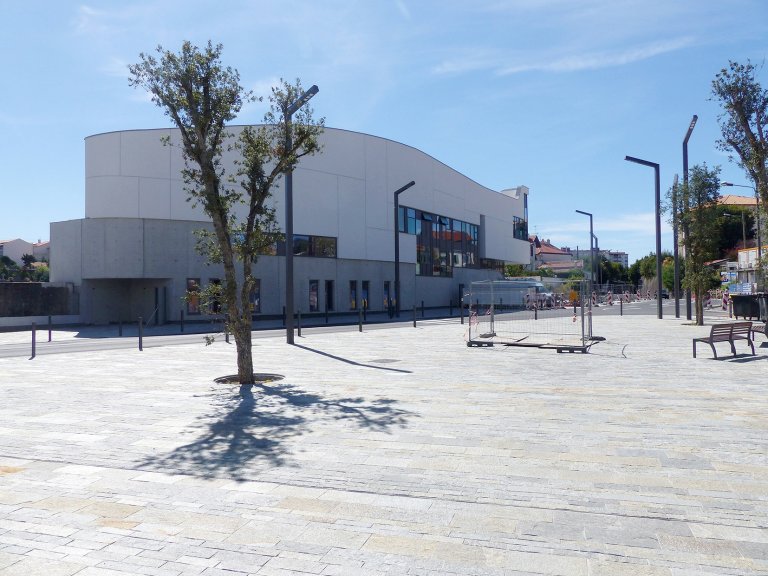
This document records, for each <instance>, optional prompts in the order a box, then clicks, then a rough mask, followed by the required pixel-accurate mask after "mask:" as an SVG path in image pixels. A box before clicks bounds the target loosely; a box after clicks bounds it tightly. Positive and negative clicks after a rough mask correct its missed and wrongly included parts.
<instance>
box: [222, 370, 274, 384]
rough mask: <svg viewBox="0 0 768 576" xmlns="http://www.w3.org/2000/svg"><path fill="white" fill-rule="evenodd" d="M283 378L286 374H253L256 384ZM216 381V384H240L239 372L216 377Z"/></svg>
mask: <svg viewBox="0 0 768 576" xmlns="http://www.w3.org/2000/svg"><path fill="white" fill-rule="evenodd" d="M283 378H285V376H283V375H282V374H266V373H256V374H254V375H253V382H254V384H267V383H268V382H277V381H278V380H282V379H283ZM214 382H216V384H240V379H239V378H238V377H237V374H230V375H229V376H220V377H219V378H215V379H214Z"/></svg>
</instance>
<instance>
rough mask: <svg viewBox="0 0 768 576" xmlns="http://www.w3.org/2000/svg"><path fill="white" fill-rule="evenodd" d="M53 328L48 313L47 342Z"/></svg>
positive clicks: (49, 339)
mask: <svg viewBox="0 0 768 576" xmlns="http://www.w3.org/2000/svg"><path fill="white" fill-rule="evenodd" d="M52 330H53V326H52V325H51V315H50V314H48V342H50V341H51V331H52Z"/></svg>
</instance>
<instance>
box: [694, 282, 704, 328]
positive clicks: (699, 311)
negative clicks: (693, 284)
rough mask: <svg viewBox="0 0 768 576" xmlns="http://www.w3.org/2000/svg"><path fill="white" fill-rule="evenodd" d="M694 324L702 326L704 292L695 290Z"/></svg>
mask: <svg viewBox="0 0 768 576" xmlns="http://www.w3.org/2000/svg"><path fill="white" fill-rule="evenodd" d="M696 326H704V292H703V291H701V290H696Z"/></svg>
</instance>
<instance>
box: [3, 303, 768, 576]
mask: <svg viewBox="0 0 768 576" xmlns="http://www.w3.org/2000/svg"><path fill="white" fill-rule="evenodd" d="M595 326H596V330H597V331H598V333H599V334H600V335H604V336H605V337H606V341H605V342H601V343H600V344H598V345H596V346H594V347H593V349H592V353H591V354H588V355H570V354H565V355H563V354H555V353H554V352H553V351H546V350H535V349H524V348H498V347H497V348H490V349H470V348H467V347H466V346H465V344H464V342H463V339H462V336H463V332H464V330H465V327H462V326H461V325H460V324H458V322H457V321H454V322H452V323H451V322H443V323H432V324H429V323H420V324H419V327H418V328H417V329H415V330H414V329H413V328H411V327H409V328H387V329H382V330H366V331H365V332H363V333H362V334H359V333H358V332H357V331H356V330H355V331H350V332H342V333H334V334H323V333H313V332H312V331H307V332H306V333H305V335H304V337H303V338H302V339H301V340H300V344H301V345H300V346H294V347H291V346H287V345H286V344H285V343H284V339H283V338H282V337H280V336H278V335H275V336H274V337H269V338H260V339H258V340H256V341H254V343H255V347H254V351H255V353H256V354H255V358H256V363H257V365H258V367H259V371H264V372H278V373H282V374H284V375H285V376H286V378H285V379H284V380H283V381H281V382H275V383H272V384H270V385H268V386H254V387H245V388H241V387H239V386H236V385H235V386H231V385H228V386H224V385H218V384H214V383H213V378H214V377H216V376H220V375H223V374H229V373H232V371H233V365H234V353H233V347H232V346H231V345H229V346H227V345H225V344H224V343H221V342H217V343H215V344H214V345H212V346H209V347H205V346H202V345H183V346H172V347H166V348H147V349H145V351H144V352H142V353H139V352H138V351H126V350H122V351H92V352H85V353H80V354H65V355H60V356H56V355H45V356H40V357H38V358H36V359H35V360H34V362H31V361H29V360H27V359H26V358H25V359H24V360H23V362H22V361H21V360H20V359H13V358H10V359H0V374H1V375H2V376H0V394H2V397H3V400H4V401H3V402H2V403H0V423H6V422H13V423H14V427H13V429H11V428H9V427H8V426H7V425H5V424H0V454H1V455H2V456H0V572H2V574H3V576H6V574H5V572H6V570H8V569H11V568H13V569H14V570H21V569H22V568H24V569H27V570H33V571H32V572H29V574H35V572H34V570H38V573H41V574H45V576H52V575H55V571H52V570H49V571H44V570H43V569H42V568H41V566H42V565H41V564H40V563H49V564H51V563H52V565H54V566H56V565H59V566H61V568H60V570H63V571H64V572H62V573H63V574H66V570H71V569H72V567H73V566H76V567H78V570H79V571H80V572H77V576H113V575H115V574H120V575H122V576H124V574H126V573H127V574H132V573H134V574H148V575H153V576H180V575H187V574H189V575H197V574H207V575H208V576H222V575H224V574H226V576H234V575H236V574H238V573H241V574H260V575H263V574H297V573H301V572H302V571H303V572H304V573H310V574H359V575H361V576H367V575H372V574H386V575H391V574H397V575H398V576H402V575H403V574H412V575H413V576H416V575H419V576H432V575H438V574H439V575H440V576H450V575H452V574H461V575H474V574H478V575H480V574H482V575H483V576H489V575H490V576H495V575H496V574H499V575H500V574H504V575H518V576H520V575H523V574H539V575H553V576H554V575H560V576H563V575H566V576H582V575H584V576H587V575H588V576H600V575H603V574H605V575H612V576H635V575H638V574H640V575H643V576H645V575H648V576H690V575H692V574H697V575H701V576H714V575H717V576H723V575H732V574H739V575H749V576H752V575H757V574H764V573H768V558H766V546H768V535H767V534H768V532H767V531H766V530H767V529H768V525H767V524H766V520H765V519H766V518H767V517H768V504H766V502H768V461H766V458H765V449H766V441H765V426H764V415H765V413H766V412H768V399H767V398H766V395H765V385H764V381H765V370H764V366H763V364H764V361H765V359H766V358H768V355H767V353H768V350H763V349H762V348H759V349H758V360H757V361H752V362H733V361H731V360H730V359H728V358H726V359H724V360H722V361H712V360H710V359H707V358H698V359H696V360H694V359H693V358H691V353H690V342H691V338H692V337H693V336H696V335H699V334H700V332H702V331H706V328H705V329H704V330H702V329H701V328H697V327H693V326H687V325H685V323H684V322H682V321H680V320H675V319H671V318H665V319H664V320H662V321H660V320H657V319H656V318H655V317H654V318H647V317H642V316H632V317H623V318H620V317H600V318H596V319H595ZM5 337H6V335H4V334H2V333H0V345H1V344H2V341H3V338H5ZM382 350H386V354H385V355H383V354H382V352H381V351H382ZM384 356H386V357H387V358H391V359H396V360H398V362H397V363H389V364H377V363H376V362H374V360H376V359H380V358H382V357H384ZM659 358H663V359H664V361H663V362H659ZM737 360H738V359H737ZM393 367H396V368H397V369H398V370H401V371H400V372H393V371H392V370H391V368H393ZM51 375H54V376H53V377H52V376H51ZM52 378H53V380H54V382H53V383H52ZM22 383H23V384H22ZM25 562H26V563H27V564H24V563H25ZM35 563H36V564H35ZM16 566H21V568H14V567H16ZM132 571H133V572H132ZM19 573H23V572H19ZM25 576H27V574H26V573H25ZM67 576H68V575H67Z"/></svg>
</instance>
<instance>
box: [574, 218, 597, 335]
mask: <svg viewBox="0 0 768 576" xmlns="http://www.w3.org/2000/svg"><path fill="white" fill-rule="evenodd" d="M576 212H577V213H578V214H584V216H589V259H590V263H589V285H588V286H589V287H588V288H587V292H588V294H587V300H588V302H589V306H588V310H589V312H588V316H589V338H590V339H591V338H592V291H593V290H594V281H595V280H594V276H595V249H594V242H595V234H594V232H593V228H592V214H591V213H590V212H584V211H583V210H576Z"/></svg>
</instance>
